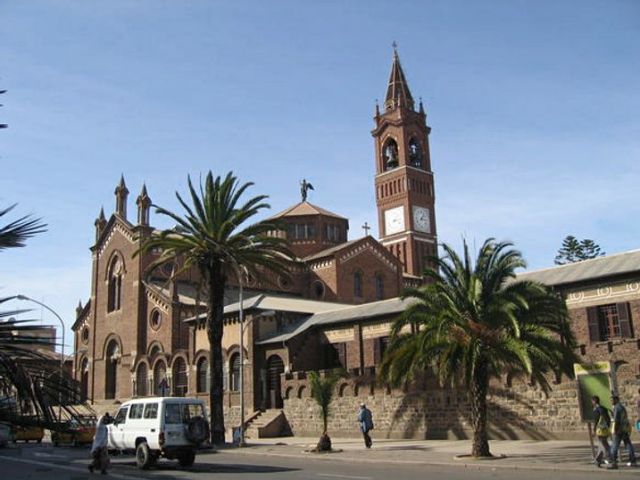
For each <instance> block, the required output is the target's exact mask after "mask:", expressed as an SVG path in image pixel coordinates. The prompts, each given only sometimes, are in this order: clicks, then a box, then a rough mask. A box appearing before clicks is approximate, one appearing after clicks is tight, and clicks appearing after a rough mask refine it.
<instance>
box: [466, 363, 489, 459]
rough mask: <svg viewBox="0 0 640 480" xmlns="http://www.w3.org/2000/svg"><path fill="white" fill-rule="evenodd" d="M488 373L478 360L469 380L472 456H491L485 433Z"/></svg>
mask: <svg viewBox="0 0 640 480" xmlns="http://www.w3.org/2000/svg"><path fill="white" fill-rule="evenodd" d="M488 388H489V374H488V371H487V365H486V364H484V363H483V362H479V365H478V367H477V370H476V374H475V376H474V378H473V379H472V380H471V423H472V425H473V446H472V447H471V455H472V456H474V457H491V456H492V455H491V452H490V451H489V438H488V435H487V390H488Z"/></svg>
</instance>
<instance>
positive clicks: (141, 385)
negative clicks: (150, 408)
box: [135, 362, 149, 397]
mask: <svg viewBox="0 0 640 480" xmlns="http://www.w3.org/2000/svg"><path fill="white" fill-rule="evenodd" d="M148 372H149V370H148V369H147V364H146V363H144V362H142V363H140V364H139V365H138V369H137V370H136V391H135V394H136V396H137V397H146V396H147V394H148V390H149V388H148V385H149V380H148V376H149V375H148Z"/></svg>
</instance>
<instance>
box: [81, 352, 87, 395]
mask: <svg viewBox="0 0 640 480" xmlns="http://www.w3.org/2000/svg"><path fill="white" fill-rule="evenodd" d="M80 395H81V396H82V401H83V402H84V401H85V400H86V399H87V397H88V396H89V360H87V359H86V358H83V359H82V363H81V364H80Z"/></svg>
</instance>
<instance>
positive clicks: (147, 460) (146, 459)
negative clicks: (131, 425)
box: [136, 442, 152, 470]
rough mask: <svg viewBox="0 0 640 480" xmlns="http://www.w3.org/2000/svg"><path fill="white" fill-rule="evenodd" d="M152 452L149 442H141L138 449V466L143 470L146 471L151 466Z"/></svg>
mask: <svg viewBox="0 0 640 480" xmlns="http://www.w3.org/2000/svg"><path fill="white" fill-rule="evenodd" d="M151 456H152V455H151V451H150V450H149V445H147V442H140V443H139V444H138V447H137V448H136V465H137V466H138V468H139V469H141V470H146V469H147V468H149V467H150V466H151V463H152V460H151Z"/></svg>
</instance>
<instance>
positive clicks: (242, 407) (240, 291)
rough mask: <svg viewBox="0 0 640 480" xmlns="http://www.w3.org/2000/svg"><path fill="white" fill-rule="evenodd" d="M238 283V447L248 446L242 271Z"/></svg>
mask: <svg viewBox="0 0 640 480" xmlns="http://www.w3.org/2000/svg"><path fill="white" fill-rule="evenodd" d="M238 283H239V285H240V289H239V291H238V297H239V300H240V311H239V312H238V318H239V320H240V441H239V442H238V447H246V446H247V444H246V442H245V440H244V308H243V307H244V306H243V301H244V298H243V292H242V273H240V274H239V275H238Z"/></svg>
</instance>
